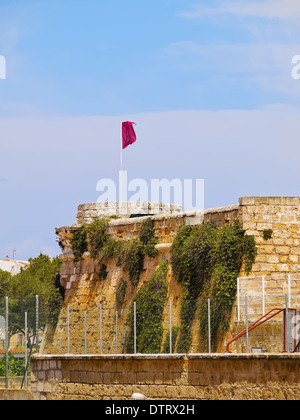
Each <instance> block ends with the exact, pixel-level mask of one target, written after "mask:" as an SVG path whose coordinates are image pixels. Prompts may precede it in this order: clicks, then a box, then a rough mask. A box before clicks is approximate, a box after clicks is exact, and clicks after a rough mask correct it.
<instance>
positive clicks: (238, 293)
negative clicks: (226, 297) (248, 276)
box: [237, 277, 241, 322]
mask: <svg viewBox="0 0 300 420" xmlns="http://www.w3.org/2000/svg"><path fill="white" fill-rule="evenodd" d="M237 311H238V322H240V320H241V308H240V279H239V277H238V279H237Z"/></svg>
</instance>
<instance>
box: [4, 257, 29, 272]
mask: <svg viewBox="0 0 300 420" xmlns="http://www.w3.org/2000/svg"><path fill="white" fill-rule="evenodd" d="M29 266H30V264H29V262H28V261H16V260H0V270H2V271H8V272H9V273H10V274H11V275H12V276H15V275H16V274H19V273H20V272H21V268H27V267H29Z"/></svg>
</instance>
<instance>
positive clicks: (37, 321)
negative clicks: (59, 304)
mask: <svg viewBox="0 0 300 420" xmlns="http://www.w3.org/2000/svg"><path fill="white" fill-rule="evenodd" d="M35 334H36V338H35V340H36V352H37V353H38V352H39V295H35Z"/></svg>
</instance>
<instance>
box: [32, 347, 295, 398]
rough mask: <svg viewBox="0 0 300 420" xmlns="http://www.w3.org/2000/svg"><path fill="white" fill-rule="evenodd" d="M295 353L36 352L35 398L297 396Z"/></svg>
mask: <svg viewBox="0 0 300 420" xmlns="http://www.w3.org/2000/svg"><path fill="white" fill-rule="evenodd" d="M299 362H300V355H299V354H294V355H290V354H276V355H267V354H243V355H234V354H225V355H224V354H210V355H209V354H188V355H185V354H177V355H161V354H160V355H110V356H100V355H86V356H83V355H76V356H74V355H63V356H53V355H34V356H33V357H32V362H31V366H32V379H31V383H32V385H31V390H32V395H33V398H34V399H35V400H39V399H47V400H51V399H52V400H80V399H82V400H84V399H85V400H93V399H94V400H102V399H103V400H118V399H119V400H130V399H131V397H132V394H133V393H134V392H139V393H142V394H144V395H145V396H146V397H147V398H149V399H153V400H166V399H170V400H173V399H174V400H192V399H198V400H222V399H223V400H244V399H248V400H256V399H257V400H270V399H274V400H287V399H294V400H297V399H299V398H300V384H299V374H300V370H299V369H300V363H299Z"/></svg>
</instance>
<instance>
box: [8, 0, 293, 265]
mask: <svg viewBox="0 0 300 420" xmlns="http://www.w3.org/2000/svg"><path fill="white" fill-rule="evenodd" d="M299 18H300V3H299V1H298V0H285V1H282V0H260V1H258V0H251V1H250V0H239V1H237V0H231V1H229V0H219V1H215V0H209V1H208V0H206V1H205V0H202V1H200V0H194V1H191V2H189V1H187V0H185V1H183V0H151V2H146V1H137V0H128V1H127V2H125V1H124V0H110V1H109V2H107V1H103V0H86V1H81V0H72V1H71V0H61V1H57V0H51V2H50V1H46V0H36V1H31V0H26V1H24V0H22V1H16V0H0V55H2V56H4V57H5V59H6V66H7V69H6V71H7V78H6V80H0V146H1V165H0V194H1V195H0V196H1V203H2V206H1V209H0V217H1V220H2V223H1V225H0V258H5V257H6V255H11V250H12V249H13V248H15V249H17V257H18V258H20V259H27V258H29V257H32V256H35V255H36V254H38V253H39V252H40V251H43V252H47V253H49V254H50V255H56V254H57V253H58V252H59V249H58V247H57V245H56V238H55V233H54V228H55V226H61V225H68V224H72V223H73V222H74V220H75V213H76V208H77V205H78V204H80V203H83V202H92V201H96V200H97V198H98V195H99V193H97V191H96V184H97V181H98V180H99V179H101V178H112V179H115V180H117V178H118V170H119V122H120V120H121V119H122V120H127V119H128V120H131V121H135V122H136V123H137V126H136V131H137V136H138V141H137V143H136V144H135V145H134V146H132V147H130V148H128V149H126V151H125V152H124V169H127V170H128V177H129V179H132V178H144V179H146V180H147V181H149V180H150V179H151V178H164V177H166V178H168V179H173V178H175V177H176V178H180V179H184V178H193V179H196V178H204V179H205V207H206V208H208V207H214V206H221V205H227V204H234V203H237V202H238V198H239V197H241V196H245V195H287V196H290V195H296V196H298V195H299V172H300V170H299V164H298V156H299V151H300V150H299V144H298V143H299V142H298V126H299V124H298V121H299V107H300V100H299V98H300V96H299V95H300V79H299V80H294V79H293V78H292V76H291V71H292V68H293V65H292V64H291V61H292V58H293V56H295V55H299V54H300V26H299Z"/></svg>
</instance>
